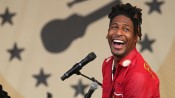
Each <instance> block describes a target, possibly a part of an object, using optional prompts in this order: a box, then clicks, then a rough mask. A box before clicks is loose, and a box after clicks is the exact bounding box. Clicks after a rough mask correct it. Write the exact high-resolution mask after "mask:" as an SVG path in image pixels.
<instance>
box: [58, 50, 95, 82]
mask: <svg viewBox="0 0 175 98" xmlns="http://www.w3.org/2000/svg"><path fill="white" fill-rule="evenodd" d="M95 58H96V55H95V53H94V52H91V53H89V54H88V55H87V56H86V57H85V58H84V59H83V60H81V61H80V62H79V63H76V64H75V65H74V66H73V67H72V68H71V69H70V70H68V71H67V72H66V73H65V74H64V75H63V76H62V77H61V80H62V81H64V80H65V79H67V78H69V77H70V76H71V75H72V74H75V73H76V72H78V71H79V70H81V69H82V67H83V66H85V65H86V64H87V63H89V62H90V61H92V60H94V59H95Z"/></svg>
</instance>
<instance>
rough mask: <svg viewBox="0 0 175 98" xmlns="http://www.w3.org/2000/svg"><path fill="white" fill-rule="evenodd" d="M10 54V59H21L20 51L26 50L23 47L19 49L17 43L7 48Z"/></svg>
mask: <svg viewBox="0 0 175 98" xmlns="http://www.w3.org/2000/svg"><path fill="white" fill-rule="evenodd" d="M7 51H8V52H9V53H10V54H11V57H10V61H11V60H12V59H13V58H18V59H19V60H21V56H20V53H21V52H22V51H24V49H23V48H21V49H19V48H18V47H17V44H16V43H15V44H14V46H13V49H9V50H7Z"/></svg>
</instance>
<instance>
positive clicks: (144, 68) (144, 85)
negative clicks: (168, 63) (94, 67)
mask: <svg viewBox="0 0 175 98" xmlns="http://www.w3.org/2000/svg"><path fill="white" fill-rule="evenodd" d="M112 65H113V56H111V57H109V58H108V59H105V60H104V62H103V66H102V74H103V85H102V89H103V92H102V93H103V94H102V98H160V94H159V79H158V77H157V75H156V74H155V73H154V72H153V71H152V70H151V68H150V67H149V65H148V64H147V63H146V62H145V61H144V59H143V58H142V56H141V55H140V53H139V52H138V51H137V50H136V48H134V49H133V50H132V51H131V52H130V53H129V54H128V55H127V56H126V57H125V58H123V59H122V60H121V61H120V62H119V64H118V65H117V68H116V71H115V74H114V77H113V79H112Z"/></svg>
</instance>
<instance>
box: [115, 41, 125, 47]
mask: <svg viewBox="0 0 175 98" xmlns="http://www.w3.org/2000/svg"><path fill="white" fill-rule="evenodd" d="M124 44H125V42H124V41H122V40H113V45H114V47H115V48H116V49H121V48H122V47H123V45H124Z"/></svg>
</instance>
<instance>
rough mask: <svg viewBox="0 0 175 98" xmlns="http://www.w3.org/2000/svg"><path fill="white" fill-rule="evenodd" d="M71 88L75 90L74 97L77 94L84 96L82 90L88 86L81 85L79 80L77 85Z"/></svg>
mask: <svg viewBox="0 0 175 98" xmlns="http://www.w3.org/2000/svg"><path fill="white" fill-rule="evenodd" d="M71 87H72V88H73V89H75V90H76V92H75V95H74V96H75V97H76V96H77V95H78V94H81V95H83V96H84V95H85V92H84V90H85V89H86V88H87V87H88V85H83V84H82V81H81V80H79V82H78V84H77V85H72V86H71Z"/></svg>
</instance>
